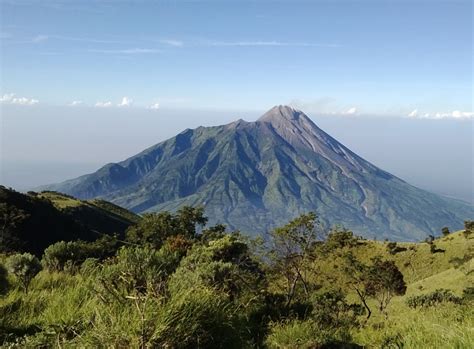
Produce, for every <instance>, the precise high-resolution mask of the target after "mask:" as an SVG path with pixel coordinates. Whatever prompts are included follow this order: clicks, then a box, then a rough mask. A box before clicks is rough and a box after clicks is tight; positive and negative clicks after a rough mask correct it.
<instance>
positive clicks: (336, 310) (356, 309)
mask: <svg viewBox="0 0 474 349" xmlns="http://www.w3.org/2000/svg"><path fill="white" fill-rule="evenodd" d="M312 304H313V310H312V313H311V317H312V318H313V319H314V321H316V322H317V323H318V324H319V325H320V326H321V327H326V328H347V329H348V328H350V327H352V326H357V317H358V316H360V315H363V314H364V313H365V309H364V307H363V306H362V305H360V304H349V303H347V301H346V298H345V295H344V294H343V293H342V291H341V290H337V291H328V292H324V293H321V294H318V295H316V296H315V297H314V298H313V301H312Z"/></svg>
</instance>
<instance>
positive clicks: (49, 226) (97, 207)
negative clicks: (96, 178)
mask: <svg viewBox="0 0 474 349" xmlns="http://www.w3.org/2000/svg"><path fill="white" fill-rule="evenodd" d="M139 219H140V218H139V216H137V215H135V214H133V213H132V212H128V211H127V210H125V209H123V208H120V207H117V206H115V205H113V204H111V203H106V202H103V201H100V202H97V201H96V200H92V201H80V200H77V199H74V198H72V197H69V196H65V195H62V194H59V193H55V192H42V193H33V192H30V193H28V194H22V193H18V192H16V191H14V190H11V189H7V188H5V187H3V186H0V251H7V252H8V251H11V250H14V251H28V252H32V253H35V254H37V255H41V254H42V252H43V250H44V249H45V248H46V247H48V246H49V245H51V244H52V243H55V242H57V241H61V240H64V241H72V240H77V239H81V240H86V241H93V240H96V239H97V238H99V237H100V236H101V235H102V234H113V233H117V234H123V233H124V232H125V230H126V229H127V228H128V227H129V226H130V225H132V224H134V223H136V222H138V220H139Z"/></svg>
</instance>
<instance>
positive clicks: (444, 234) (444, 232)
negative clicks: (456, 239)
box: [441, 227, 451, 236]
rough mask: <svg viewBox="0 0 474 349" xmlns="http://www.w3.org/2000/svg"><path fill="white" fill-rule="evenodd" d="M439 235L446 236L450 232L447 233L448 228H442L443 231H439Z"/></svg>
mask: <svg viewBox="0 0 474 349" xmlns="http://www.w3.org/2000/svg"><path fill="white" fill-rule="evenodd" d="M441 233H442V234H443V236H448V235H449V234H450V233H451V232H450V231H449V228H448V227H443V229H441Z"/></svg>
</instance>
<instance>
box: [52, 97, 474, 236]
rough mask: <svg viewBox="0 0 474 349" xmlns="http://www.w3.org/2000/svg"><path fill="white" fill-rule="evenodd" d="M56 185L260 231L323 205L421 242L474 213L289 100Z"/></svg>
mask: <svg viewBox="0 0 474 349" xmlns="http://www.w3.org/2000/svg"><path fill="white" fill-rule="evenodd" d="M43 189H44V188H43ZM46 189H50V190H57V191H61V192H65V193H67V194H70V195H74V196H77V197H79V198H81V199H91V198H96V197H99V198H103V199H105V200H108V201H111V202H113V203H115V204H118V205H120V206H123V207H125V208H128V209H131V210H132V211H134V212H150V211H157V210H176V209H177V208H179V207H180V206H182V205H203V206H205V208H206V214H207V215H208V216H209V217H211V218H212V219H213V220H214V223H225V224H228V225H229V226H230V227H231V228H235V229H242V230H244V231H246V232H250V233H262V232H264V231H265V230H268V229H271V228H272V227H273V226H277V225H279V224H281V223H283V222H284V221H287V220H289V219H291V218H293V217H294V216H296V215H297V214H300V213H303V212H307V211H316V212H317V213H318V214H319V215H320V217H321V218H322V220H323V221H324V222H325V223H326V225H327V226H331V225H334V224H343V225H345V226H346V227H347V228H349V229H352V230H354V231H355V232H357V233H360V234H363V235H366V236H367V235H369V236H370V237H372V236H373V235H376V236H379V237H389V238H395V239H409V240H416V239H419V238H422V237H424V236H426V235H427V234H433V233H436V232H438V231H439V230H440V229H441V227H442V226H445V225H451V226H452V227H453V228H458V227H461V226H462V221H463V220H464V219H469V218H471V217H472V216H473V208H472V206H470V205H468V204H464V203H462V202H457V201H456V200H451V199H447V198H443V197H440V196H438V195H435V194H432V193H428V192H426V191H423V190H421V189H418V188H416V187H413V186H411V185H409V184H408V183H406V182H405V181H403V180H401V179H399V178H398V177H396V176H393V175H391V174H390V173H388V172H386V171H384V170H382V169H380V168H378V167H377V166H375V165H373V164H371V163H370V162H368V161H366V160H364V159H363V158H362V157H360V156H359V155H357V154H355V153H354V152H352V151H351V150H350V149H349V148H347V147H346V146H344V145H343V144H341V143H339V142H338V141H337V140H336V139H334V138H333V137H331V136H330V135H329V134H327V133H326V132H324V131H323V130H321V129H320V128H319V127H318V126H317V125H316V124H315V123H314V122H313V121H312V120H311V119H310V118H309V117H308V116H307V115H306V114H304V113H303V112H302V111H300V110H297V109H294V108H291V107H287V106H275V107H273V108H272V109H270V110H269V111H268V112H266V113H265V114H264V115H262V117H260V118H259V119H258V120H257V121H255V122H246V121H244V120H237V121H234V122H232V123H229V124H226V125H221V126H211V127H198V128H196V129H186V130H184V131H183V132H181V133H179V134H178V135H177V136H175V137H173V138H170V139H168V140H165V141H163V142H160V143H158V144H156V145H154V146H152V147H149V148H147V149H145V150H144V151H142V152H140V153H139V154H137V155H135V156H132V157H130V158H128V159H126V160H124V161H121V162H118V163H111V164H107V165H105V166H104V167H102V168H101V169H99V170H98V171H96V172H95V173H92V174H88V175H84V176H81V177H78V178H76V179H73V180H69V181H66V182H63V183H60V184H57V185H52V186H47V187H46ZM370 234H373V235H370Z"/></svg>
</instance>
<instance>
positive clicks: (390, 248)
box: [387, 242, 407, 255]
mask: <svg viewBox="0 0 474 349" xmlns="http://www.w3.org/2000/svg"><path fill="white" fill-rule="evenodd" d="M406 250H407V249H406V248H405V247H400V246H398V245H397V243H396V242H389V243H387V252H388V253H390V254H391V255H394V254H397V253H398V252H403V251H406Z"/></svg>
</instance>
